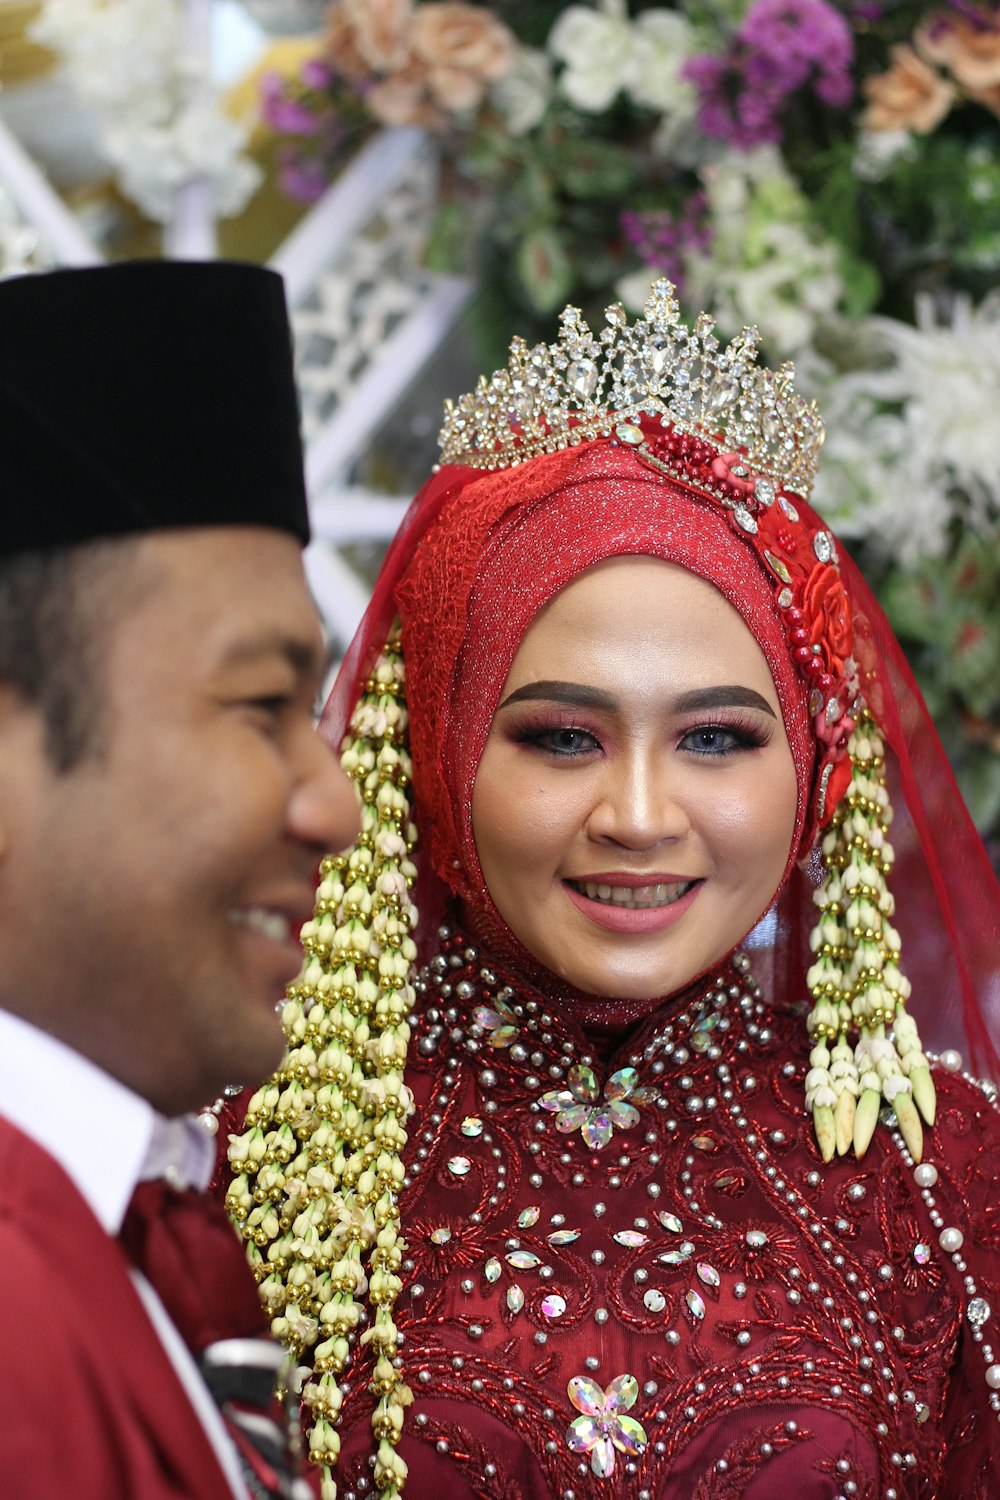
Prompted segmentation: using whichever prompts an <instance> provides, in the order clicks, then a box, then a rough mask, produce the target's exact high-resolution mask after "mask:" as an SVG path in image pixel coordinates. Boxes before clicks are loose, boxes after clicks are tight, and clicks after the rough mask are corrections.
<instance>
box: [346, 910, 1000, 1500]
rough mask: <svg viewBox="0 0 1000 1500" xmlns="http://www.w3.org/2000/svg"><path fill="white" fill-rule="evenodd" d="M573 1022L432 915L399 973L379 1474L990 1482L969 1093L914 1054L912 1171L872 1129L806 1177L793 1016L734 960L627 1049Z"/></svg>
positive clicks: (433, 1485)
mask: <svg viewBox="0 0 1000 1500" xmlns="http://www.w3.org/2000/svg"><path fill="white" fill-rule="evenodd" d="M443 931H445V932H447V929H443ZM571 1010H572V1007H570V1010H569V1011H568V1010H567V1007H566V1005H565V1004H563V1005H562V1006H560V1003H559V1000H558V998H557V997H555V996H550V997H545V996H543V995H542V994H539V993H535V994H532V993H531V992H528V991H526V990H525V987H524V985H523V982H521V981H519V980H518V979H517V978H516V977H515V976H513V975H508V974H505V973H504V972H503V970H502V968H501V967H499V966H498V965H496V964H495V963H493V962H492V961H491V960H490V959H489V957H488V955H487V954H486V953H485V952H483V951H477V950H476V948H474V947H471V946H469V945H468V943H467V942H466V940H465V939H464V938H463V937H461V936H459V935H457V934H451V935H448V936H444V937H443V938H442V940H441V944H440V952H439V954H438V955H437V956H436V957H435V958H434V959H433V960H432V961H431V963H430V965H429V966H428V968H427V969H426V970H425V971H424V978H423V980H422V983H421V987H420V996H419V1020H418V1024H417V1027H416V1030H415V1034H414V1042H413V1044H412V1045H411V1054H410V1055H411V1058H412V1059H413V1060H412V1062H411V1065H410V1067H409V1069H408V1072H407V1082H408V1083H409V1084H410V1086H411V1087H412V1089H413V1092H414V1095H415V1098H416V1112H415V1114H414V1117H413V1118H412V1120H411V1122H410V1146H409V1149H408V1152H407V1157H406V1163H407V1169H408V1185H407V1188H406V1191H405V1193H404V1196H403V1201H402V1217H403V1223H404V1225H405V1226H406V1239H407V1245H408V1254H409V1262H408V1264H407V1268H406V1273H405V1276H404V1291H403V1293H402V1295H401V1297H400V1299H399V1302H398V1303H397V1309H396V1319H397V1322H398V1325H399V1328H400V1329H401V1331H402V1332H403V1334H404V1335H405V1343H404V1346H403V1357H404V1363H405V1370H406V1377H407V1379H408V1381H409V1383H410V1385H411V1387H412V1389H413V1391H414V1396H415V1401H414V1407H413V1408H412V1410H411V1411H410V1413H409V1414H408V1418H407V1428H406V1431H405V1433H404V1437H403V1439H402V1442H401V1444H400V1453H401V1454H402V1456H403V1457H404V1458H405V1460H406V1462H407V1464H408V1465H409V1470H410V1473H409V1478H408V1480H407V1489H406V1493H407V1494H408V1495H410V1496H412V1497H414V1500H430V1497H432V1496H437V1495H442V1496H443V1495H447V1496H448V1497H449V1500H472V1497H476V1500H522V1497H523V1500H570V1497H573V1496H575V1497H577V1500H583V1497H584V1496H587V1497H590V1496H592V1497H595V1500H598V1497H607V1500H612V1497H617V1496H628V1497H634V1500H647V1497H649V1500H694V1497H697V1500H710V1497H712V1500H729V1497H737V1496H739V1497H741V1500H764V1497H774V1496H795V1497H797V1500H806V1497H809V1500H812V1497H815V1500H821V1497H822V1500H833V1497H835V1496H847V1497H858V1500H876V1497H878V1500H903V1497H914V1500H916V1497H918V1496H919V1497H922V1500H930V1497H932V1496H933V1497H945V1496H956V1497H957V1496H959V1495H961V1496H962V1497H963V1500H972V1497H976V1500H986V1497H988V1496H995V1495H996V1494H997V1493H998V1489H997V1484H998V1476H1000V1425H998V1418H997V1411H996V1409H995V1408H996V1406H997V1404H998V1402H997V1398H996V1396H995V1394H994V1391H993V1390H991V1388H990V1385H989V1384H988V1380H987V1372H988V1370H991V1371H992V1373H991V1375H990V1377H989V1378H990V1380H993V1379H995V1376H996V1374H997V1373H1000V1372H998V1371H997V1370H996V1364H995V1356H994V1353H993V1347H994V1346H995V1343H996V1338H997V1334H996V1332H995V1324H996V1321H997V1318H998V1317H1000V1285H998V1279H1000V1278H998V1271H1000V1256H998V1240H1000V1112H998V1111H997V1108H996V1106H995V1104H994V1102H993V1097H994V1094H995V1091H994V1090H992V1089H991V1088H989V1087H988V1086H981V1085H978V1084H977V1083H976V1082H975V1081H973V1080H971V1079H969V1078H967V1077H962V1076H959V1075H958V1074H957V1073H956V1072H954V1071H949V1069H948V1068H947V1067H946V1066H941V1065H938V1066H937V1067H936V1068H935V1081H936V1085H937V1089H938V1096H939V1113H938V1121H937V1125H936V1127H935V1129H934V1130H933V1131H931V1132H929V1133H928V1136H927V1141H926V1149H925V1154H924V1163H923V1165H922V1166H921V1167H919V1168H917V1169H916V1170H915V1169H914V1165H913V1162H912V1160H911V1159H910V1157H909V1154H908V1152H907V1151H906V1148H905V1146H904V1145H903V1142H902V1138H901V1137H900V1136H898V1134H897V1133H896V1132H892V1133H891V1134H890V1132H889V1131H883V1130H880V1131H877V1132H876V1135H875V1138H874V1140H873V1142H872V1145H871V1147H870V1149H869V1151H868V1153H867V1155H866V1157H865V1158H864V1160H863V1162H861V1163H858V1162H857V1161H855V1160H854V1158H853V1157H844V1158H840V1159H838V1160H835V1161H834V1162H832V1163H830V1164H828V1165H824V1164H823V1162H822V1161H821V1159H820V1156H819V1153H818V1150H817V1147H816V1145H815V1141H814V1138H813V1133H812V1124H811V1121H810V1119H809V1117H808V1116H807V1115H806V1114H805V1113H804V1112H803V1108H802V1086H803V1077H804V1074H805V1072H806V1070H807V1068H808V1058H807V1048H808V1044H807V1042H806V1040H805V1029H804V1026H803V1024H802V1018H801V1016H800V1015H799V1014H796V1013H794V1012H792V1011H790V1010H787V1009H786V1010H780V1009H772V1008H771V1007H770V1006H769V1005H768V1003H767V999H766V997H764V996H762V995H761V993H760V991H759V988H758V986H757V985H756V983H755V981H754V979H753V977H752V965H751V964H750V963H749V962H748V960H747V958H746V957H745V956H744V955H743V954H737V955H735V956H734V958H733V960H732V961H731V962H730V963H727V964H726V965H725V966H724V967H723V968H722V970H721V971H720V972H718V973H717V975H716V976H715V977H714V978H710V979H708V980H702V981H701V983H700V984H699V985H697V986H696V987H695V988H694V989H693V990H692V991H689V992H688V993H687V994H686V995H684V996H679V997H678V996H675V997H673V998H672V999H671V1000H670V1001H669V1002H668V1003H667V1004H666V1005H665V1006H663V1007H662V1008H661V1009H660V1010H658V1011H656V1012H655V1013H654V1014H652V1015H650V1016H648V1017H647V1018H645V1019H643V1020H641V1021H640V1022H638V1023H637V1024H636V1025H634V1026H633V1027H632V1028H631V1030H630V1031H629V1033H628V1034H626V1035H624V1036H613V1037H611V1038H609V1037H608V1036H607V1035H598V1034H595V1033H594V1032H593V1031H590V1032H589V1033H588V1031H586V1030H584V1029H582V1028H581V1027H579V1026H578V1025H577V1024H575V1023H574V1017H573V1014H572V1013H571ZM945 1062H946V1063H947V1062H953V1063H954V1062H955V1059H954V1058H951V1057H949V1056H947V1055H945ZM346 1373H347V1384H348V1387H349V1392H348V1395H347V1398H346V1400H345V1404H344V1412H343V1429H342V1430H343V1449H342V1456H341V1461H340V1464H339V1465H338V1483H339V1485H340V1491H341V1494H342V1495H344V1496H348V1497H349V1496H355V1495H363V1494H365V1493H366V1492H367V1490H368V1489H369V1479H368V1475H369V1473H370V1469H369V1458H368V1455H369V1453H370V1451H371V1437H370V1428H369V1416H370V1410H371V1406H370V1401H371V1398H370V1396H369V1395H368V1393H367V1390H366V1385H367V1375H368V1373H369V1372H368V1370H367V1361H366V1360H365V1358H364V1356H363V1354H361V1353H360V1351H356V1363H355V1365H354V1367H353V1368H352V1369H351V1370H350V1371H348V1372H346ZM991 1398H992V1406H991Z"/></svg>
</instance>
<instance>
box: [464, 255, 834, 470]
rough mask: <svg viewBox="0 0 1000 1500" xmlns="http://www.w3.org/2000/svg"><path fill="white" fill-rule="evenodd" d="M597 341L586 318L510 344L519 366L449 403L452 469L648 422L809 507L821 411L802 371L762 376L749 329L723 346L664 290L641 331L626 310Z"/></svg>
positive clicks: (486, 465) (702, 319)
mask: <svg viewBox="0 0 1000 1500" xmlns="http://www.w3.org/2000/svg"><path fill="white" fill-rule="evenodd" d="M604 316H605V322H606V324H607V326H606V327H605V328H604V329H603V330H602V331H601V333H600V335H599V336H595V335H594V334H593V333H592V332H591V330H590V327H589V326H588V324H587V323H586V321H585V320H584V318H583V316H582V314H581V313H580V311H579V309H578V308H575V307H567V308H566V309H565V310H564V311H563V313H562V314H561V316H560V320H559V321H560V323H561V325H562V329H561V332H560V335H559V338H558V339H557V341H556V342H555V343H554V344H536V345H535V347H534V348H533V349H529V348H528V346H527V344H526V343H525V342H524V340H523V339H521V338H515V339H513V340H512V341H511V346H510V361H509V363H508V365H507V368H506V369H505V370H497V371H496V372H495V373H494V375H493V376H492V377H491V378H490V379H489V380H487V378H486V376H485V375H481V376H480V378H479V384H478V385H477V386H476V389H475V390H474V391H472V392H471V393H470V394H468V395H466V396H460V397H459V399H458V400H457V401H446V402H445V418H444V426H443V427H442V429H441V433H440V437H439V439H438V441H439V442H440V445H441V462H442V463H446V464H469V465H471V466H472V467H473V468H477V469H505V468H510V467H511V466H512V465H514V464H518V463H523V462H525V461H526V460H527V459H530V458H537V457H538V456H539V455H540V454H542V453H555V452H557V451H558V450H560V449H562V448H569V447H572V446H573V445H575V444H577V443H582V442H586V441H588V440H589V439H591V438H597V437H607V436H609V434H610V433H611V432H612V430H613V428H614V427H615V426H616V424H618V423H620V422H627V421H628V420H629V419H630V418H631V419H633V420H634V419H636V418H638V417H639V416H640V415H641V414H642V413H644V412H648V413H649V414H650V415H658V416H659V417H660V418H661V420H662V421H663V424H664V426H672V427H673V428H674V429H676V430H677V431H678V432H686V433H690V434H691V435H692V436H695V437H699V438H704V439H707V440H708V441H709V442H711V443H713V444H715V445H716V446H718V445H719V443H720V441H724V444H725V446H726V448H728V449H732V450H735V451H740V452H742V453H743V454H744V455H745V456H746V459H747V461H748V463H749V465H750V466H751V468H752V469H753V470H754V471H755V472H756V473H757V474H759V475H761V476H764V477H766V478H768V479H770V480H772V481H773V482H774V483H775V484H777V485H778V486H779V487H785V488H788V489H791V490H794V491H796V492H797V493H798V494H799V495H802V496H806V495H808V493H809V491H810V489H811V487H812V483H813V480H814V479H815V477H816V470H817V468H818V465H819V454H820V449H821V448H822V446H823V436H824V431H823V422H822V419H821V417H820V415H819V412H818V410H817V408H816V405H815V402H807V401H806V400H805V399H804V397H802V396H799V395H797V394H796V392H795V390H794V389H793V386H792V380H793V376H794V370H793V368H792V366H791V365H782V366H781V368H780V369H778V370H768V369H764V368H762V367H760V366H758V364H757V345H758V343H759V342H760V334H759V333H758V332H757V330H756V328H744V329H743V330H742V332H741V333H739V334H737V336H736V338H734V339H733V341H732V343H731V344H729V345H728V346H725V345H722V344H720V341H719V339H718V338H717V337H716V334H715V323H714V320H713V319H712V318H711V317H710V316H709V315H708V314H707V313H700V314H699V316H698V317H697V318H696V320H695V324H694V328H693V329H689V328H688V327H687V326H686V325H685V324H684V323H683V322H682V321H681V318H680V309H679V307H678V303H677V298H676V296H675V295H674V288H673V286H672V284H671V283H670V282H669V281H666V280H663V281H657V282H656V283H655V284H654V286H653V288H652V291H651V292H650V295H649V298H648V299H647V302H646V307H645V312H644V316H643V317H642V318H640V319H638V321H637V322H636V323H635V324H633V325H630V324H629V322H628V319H627V316H626V313H625V309H624V308H623V307H622V305H621V303H615V304H614V305H613V306H611V307H609V308H608V309H607V310H606V312H605V314H604Z"/></svg>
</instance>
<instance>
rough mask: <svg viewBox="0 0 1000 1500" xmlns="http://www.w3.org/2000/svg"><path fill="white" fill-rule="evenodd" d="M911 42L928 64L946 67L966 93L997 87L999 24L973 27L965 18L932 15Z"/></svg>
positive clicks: (998, 77)
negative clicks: (913, 42)
mask: <svg viewBox="0 0 1000 1500" xmlns="http://www.w3.org/2000/svg"><path fill="white" fill-rule="evenodd" d="M914 41H915V43H916V45H917V47H918V48H919V49H920V53H921V55H922V56H923V57H925V58H926V59H927V61H928V62H932V63H938V64H939V65H940V66H941V67H943V68H947V70H948V72H949V73H951V75H952V76H953V78H954V79H955V81H956V82H957V83H959V84H960V85H961V86H962V88H963V89H964V90H965V91H966V93H968V94H972V95H973V97H976V96H978V95H979V94H980V93H983V92H984V91H986V90H995V89H996V88H997V87H998V86H1000V23H998V22H997V21H996V20H989V21H987V20H986V19H985V17H984V20H983V24H982V25H981V26H974V25H973V24H972V22H971V21H969V20H968V19H967V18H966V17H965V16H945V15H937V16H931V17H930V19H929V20H927V21H925V22H924V23H923V25H922V26H920V27H919V28H918V29H917V33H916V36H915V37H914Z"/></svg>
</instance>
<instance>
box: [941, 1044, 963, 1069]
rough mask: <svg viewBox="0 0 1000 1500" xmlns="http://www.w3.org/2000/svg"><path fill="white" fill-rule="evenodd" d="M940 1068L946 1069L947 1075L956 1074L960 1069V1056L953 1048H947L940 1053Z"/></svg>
mask: <svg viewBox="0 0 1000 1500" xmlns="http://www.w3.org/2000/svg"><path fill="white" fill-rule="evenodd" d="M939 1061H940V1063H941V1066H942V1068H947V1069H948V1072H949V1073H958V1072H960V1071H961V1068H962V1054H961V1052H957V1051H956V1050H955V1048H954V1047H949V1048H948V1050H947V1051H946V1052H942V1053H941V1057H940V1059H939Z"/></svg>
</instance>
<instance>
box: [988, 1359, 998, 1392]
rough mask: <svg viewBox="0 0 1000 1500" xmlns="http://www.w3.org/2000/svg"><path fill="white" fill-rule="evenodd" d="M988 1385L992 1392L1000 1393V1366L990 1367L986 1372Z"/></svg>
mask: <svg viewBox="0 0 1000 1500" xmlns="http://www.w3.org/2000/svg"><path fill="white" fill-rule="evenodd" d="M986 1384H987V1385H988V1386H989V1388H990V1390H991V1391H1000V1365H990V1367H989V1369H988V1370H987V1371H986Z"/></svg>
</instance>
